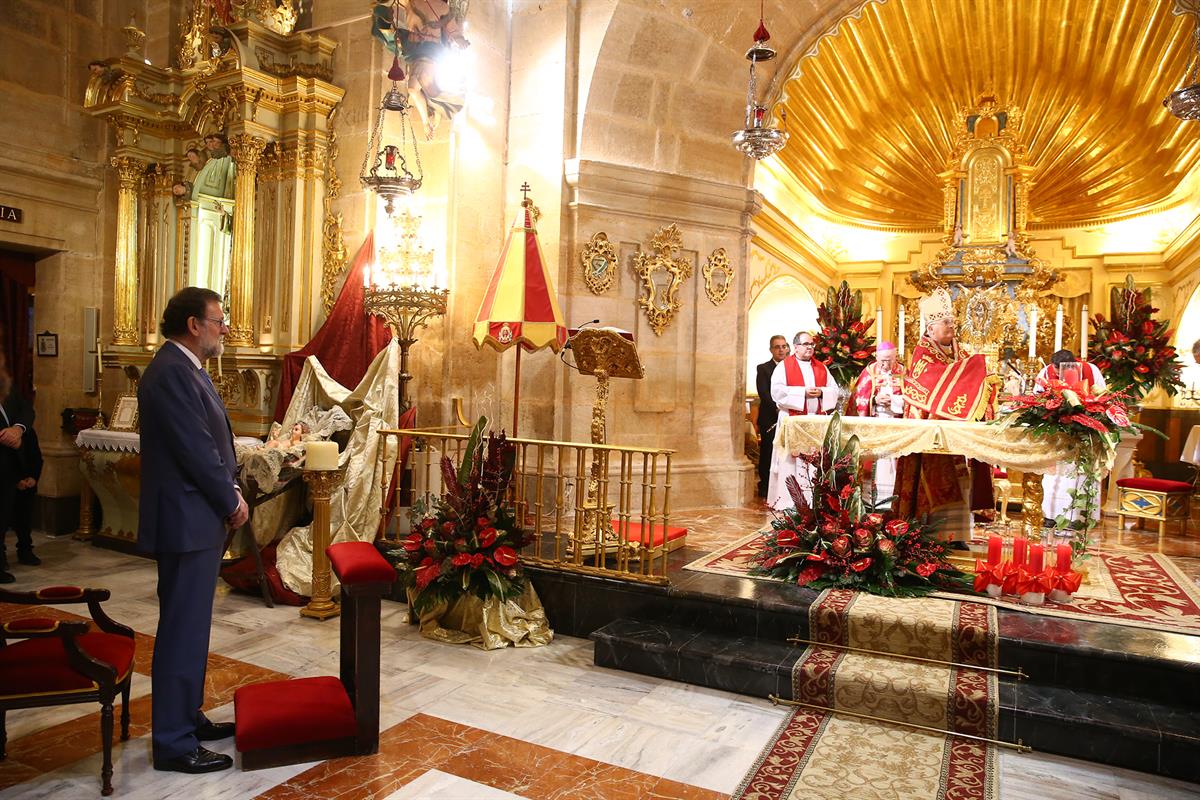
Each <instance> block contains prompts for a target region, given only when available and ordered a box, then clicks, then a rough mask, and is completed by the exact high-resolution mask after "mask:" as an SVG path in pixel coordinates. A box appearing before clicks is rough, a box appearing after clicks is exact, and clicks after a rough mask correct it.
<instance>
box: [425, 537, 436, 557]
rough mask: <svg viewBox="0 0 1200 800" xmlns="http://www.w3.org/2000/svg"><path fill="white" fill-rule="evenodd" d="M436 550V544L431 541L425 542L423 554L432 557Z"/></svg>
mask: <svg viewBox="0 0 1200 800" xmlns="http://www.w3.org/2000/svg"><path fill="white" fill-rule="evenodd" d="M437 549H438V548H437V542H435V541H433V540H432V539H430V540H429V541H427V542H425V552H426V553H429V555H433V554H434V553H436V552H437Z"/></svg>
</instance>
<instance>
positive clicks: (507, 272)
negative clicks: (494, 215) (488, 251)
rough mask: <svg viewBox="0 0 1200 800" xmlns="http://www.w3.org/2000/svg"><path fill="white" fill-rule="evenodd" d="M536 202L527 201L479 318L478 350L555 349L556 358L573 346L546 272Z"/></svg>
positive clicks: (509, 238)
mask: <svg viewBox="0 0 1200 800" xmlns="http://www.w3.org/2000/svg"><path fill="white" fill-rule="evenodd" d="M532 208H533V201H531V200H528V199H526V200H523V201H522V202H521V210H520V212H518V214H517V218H516V220H514V221H513V226H512V228H511V230H509V232H508V240H507V241H506V242H505V243H504V252H503V253H502V254H501V255H500V262H499V263H498V264H497V265H496V271H495V272H494V273H492V279H491V281H490V282H489V283H488V288H487V292H486V293H485V294H484V296H483V302H482V303H480V304H479V313H478V314H476V315H475V329H474V333H473V338H474V339H475V346H476V347H482V346H483V345H484V344H485V343H486V344H490V345H491V346H492V347H494V348H496V349H497V350H507V349H508V348H509V347H512V346H513V345H514V344H516V343H518V342H519V343H520V344H521V346H522V347H524V348H525V349H526V350H540V349H541V348H543V347H550V348H552V349H553V350H554V351H555V352H558V351H559V350H560V349H562V346H563V344H564V343H565V342H566V341H567V326H566V325H565V324H564V323H563V315H562V310H561V309H559V307H558V297H557V295H556V294H555V291H554V282H553V281H552V280H551V279H550V273H548V272H547V271H546V260H545V259H544V258H543V257H542V245H541V243H540V242H539V241H538V236H537V230H536V229H535V228H534V227H533V213H532V210H531V209H532Z"/></svg>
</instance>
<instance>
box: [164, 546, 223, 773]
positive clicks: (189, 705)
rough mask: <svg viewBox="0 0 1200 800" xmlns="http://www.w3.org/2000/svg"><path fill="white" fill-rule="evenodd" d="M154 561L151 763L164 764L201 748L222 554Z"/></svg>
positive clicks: (195, 554) (198, 553)
mask: <svg viewBox="0 0 1200 800" xmlns="http://www.w3.org/2000/svg"><path fill="white" fill-rule="evenodd" d="M155 558H156V559H157V561H158V606H159V616H158V631H157V633H156V634H155V636H156V638H155V640H154V661H153V665H152V666H151V669H150V681H151V698H150V705H151V712H150V714H151V739H152V741H153V745H154V757H155V758H157V759H168V758H175V757H177V756H181V755H183V754H185V753H190V752H191V751H193V750H195V749H196V747H197V746H198V745H199V744H200V742H199V740H198V739H197V738H196V728H198V727H199V726H200V725H201V724H203V722H204V721H205V717H204V715H203V714H202V713H201V711H200V706H202V705H203V704H204V676H205V671H206V668H207V666H208V639H209V633H210V631H211V629H212V609H213V594H214V593H215V592H216V588H217V573H218V571H219V570H220V567H221V548H219V547H215V548H211V549H208V550H194V551H191V552H187V553H156V554H155Z"/></svg>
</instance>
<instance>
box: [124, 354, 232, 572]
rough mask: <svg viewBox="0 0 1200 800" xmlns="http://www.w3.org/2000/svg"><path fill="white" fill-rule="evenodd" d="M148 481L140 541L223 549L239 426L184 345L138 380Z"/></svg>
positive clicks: (169, 547) (155, 547)
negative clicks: (233, 423) (236, 427)
mask: <svg viewBox="0 0 1200 800" xmlns="http://www.w3.org/2000/svg"><path fill="white" fill-rule="evenodd" d="M138 416H139V419H140V424H141V449H142V486H141V496H140V497H139V498H138V547H139V548H140V549H142V550H146V551H150V552H155V553H186V552H190V551H194V550H207V549H209V548H214V547H221V546H222V545H224V543H225V518H226V517H228V516H229V515H230V514H232V513H233V512H234V511H235V510H236V509H237V505H238V494H237V490H236V488H235V486H236V483H235V473H236V471H237V461H236V459H235V458H234V454H233V430H232V428H231V427H230V425H229V417H228V416H227V415H226V413H225V404H224V403H222V402H221V398H220V396H219V395H218V394H217V390H216V389H215V388H213V385H212V381H211V380H209V378H208V375H207V373H205V372H204V371H203V370H198V369H196V367H195V365H193V364H192V362H191V360H190V359H189V358H188V357H187V354H186V353H184V352H183V351H182V350H181V349H179V347H177V346H176V345H175V344H173V343H171V342H167V343H166V344H164V345H163V346H162V347H160V348H159V350H158V353H157V354H155V356H154V360H153V361H151V362H150V366H148V367H146V371H145V373H144V374H143V375H142V379H141V380H140V381H139V382H138Z"/></svg>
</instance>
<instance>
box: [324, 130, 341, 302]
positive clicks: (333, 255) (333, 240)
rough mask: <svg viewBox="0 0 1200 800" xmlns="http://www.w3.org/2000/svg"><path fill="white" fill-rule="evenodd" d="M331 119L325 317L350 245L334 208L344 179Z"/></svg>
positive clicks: (328, 154) (326, 229) (326, 155)
mask: <svg viewBox="0 0 1200 800" xmlns="http://www.w3.org/2000/svg"><path fill="white" fill-rule="evenodd" d="M336 114H337V112H336V111H335V112H334V113H333V114H331V115H330V116H329V147H328V148H327V149H326V150H325V201H324V204H325V221H324V222H323V223H322V225H321V308H323V309H324V310H325V315H326V316H328V315H329V312H330V311H331V310H332V309H333V301H334V289H335V288H336V286H337V280H338V278H339V277H341V274H342V273H343V272H345V271H346V242H345V239H344V238H343V237H342V212H340V211H337V212H335V211H334V210H333V204H334V203H336V202H337V199H338V198H339V197H340V196H341V194H342V179H341V178H340V177H338V172H337V158H338V143H337V129H336V126H335V116H336Z"/></svg>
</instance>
